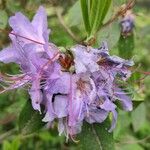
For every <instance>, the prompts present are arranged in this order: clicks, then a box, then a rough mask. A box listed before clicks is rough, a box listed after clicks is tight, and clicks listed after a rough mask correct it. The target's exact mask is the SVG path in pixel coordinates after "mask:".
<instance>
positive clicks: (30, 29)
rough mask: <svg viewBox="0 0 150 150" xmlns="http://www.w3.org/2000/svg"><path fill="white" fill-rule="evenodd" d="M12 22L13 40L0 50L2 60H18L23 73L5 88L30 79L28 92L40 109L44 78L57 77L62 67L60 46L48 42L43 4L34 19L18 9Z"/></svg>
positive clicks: (19, 85) (7, 61)
mask: <svg viewBox="0 0 150 150" xmlns="http://www.w3.org/2000/svg"><path fill="white" fill-rule="evenodd" d="M39 20H40V21H39ZM9 23H10V26H11V27H12V29H13V31H12V32H11V34H10V38H11V40H12V44H11V46H10V47H8V48H6V49H4V50H2V51H1V52H0V61H2V62H4V63H10V62H15V63H17V64H19V65H20V67H21V71H22V72H23V76H24V77H23V78H21V79H20V80H19V79H16V80H17V81H16V82H15V84H13V85H10V86H9V87H8V88H5V90H9V89H13V88H19V87H21V86H24V85H26V84H27V83H28V84H29V83H30V84H31V88H30V90H29V94H30V96H31V99H32V105H33V108H34V109H35V110H39V111H40V104H41V103H42V101H43V95H42V92H41V89H42V86H41V84H42V83H41V81H42V82H44V81H45V79H47V78H53V77H54V76H55V77H58V76H59V74H60V71H61V70H60V65H59V64H58V63H57V62H56V60H57V58H58V57H57V54H58V49H57V47H56V46H55V45H54V44H52V43H48V37H49V30H48V29H47V17H46V13H45V11H44V8H43V7H40V8H39V10H38V11H37V14H36V15H35V17H34V19H33V21H32V22H30V21H29V20H28V19H27V18H26V17H25V16H24V15H22V14H21V13H16V14H15V16H13V17H11V18H10V19H9ZM12 33H13V34H12ZM34 41H37V42H38V41H39V42H40V43H43V44H38V43H36V42H34ZM52 76H53V77H52ZM24 80H25V81H24Z"/></svg>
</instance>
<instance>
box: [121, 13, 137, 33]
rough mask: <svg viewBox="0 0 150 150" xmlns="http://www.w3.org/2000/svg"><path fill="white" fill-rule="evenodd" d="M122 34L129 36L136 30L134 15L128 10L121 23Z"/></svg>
mask: <svg viewBox="0 0 150 150" xmlns="http://www.w3.org/2000/svg"><path fill="white" fill-rule="evenodd" d="M120 25H121V33H122V35H124V36H128V35H130V34H131V33H132V32H133V28H134V15H133V14H132V12H131V11H130V10H128V11H127V12H126V13H125V14H124V15H123V16H122V19H121V21H120Z"/></svg>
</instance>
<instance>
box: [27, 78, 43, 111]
mask: <svg viewBox="0 0 150 150" xmlns="http://www.w3.org/2000/svg"><path fill="white" fill-rule="evenodd" d="M29 94H30V96H31V100H32V106H33V108H34V109H35V110H38V111H39V112H41V107H40V104H41V102H42V99H43V96H42V92H41V90H40V81H39V80H38V79H35V81H33V83H32V87H31V89H30V90H29Z"/></svg>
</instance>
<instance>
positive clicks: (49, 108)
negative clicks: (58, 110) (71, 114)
mask: <svg viewBox="0 0 150 150" xmlns="http://www.w3.org/2000/svg"><path fill="white" fill-rule="evenodd" d="M45 107H46V114H45V117H44V118H43V119H42V121H43V122H52V121H53V120H54V119H55V117H56V115H55V114H54V109H53V105H52V95H50V94H48V93H46V104H45Z"/></svg>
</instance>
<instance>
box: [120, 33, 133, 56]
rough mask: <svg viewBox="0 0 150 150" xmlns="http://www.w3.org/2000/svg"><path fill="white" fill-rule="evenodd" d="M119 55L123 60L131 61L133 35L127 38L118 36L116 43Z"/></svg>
mask: <svg viewBox="0 0 150 150" xmlns="http://www.w3.org/2000/svg"><path fill="white" fill-rule="evenodd" d="M118 50H119V55H120V56H121V57H123V58H125V59H131V58H132V57H133V50H134V34H131V35H129V36H127V37H124V36H123V35H121V36H120V39H119V42H118Z"/></svg>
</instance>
